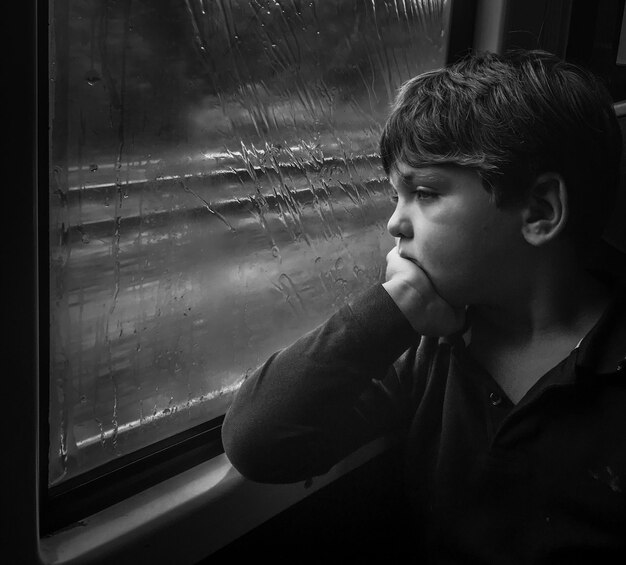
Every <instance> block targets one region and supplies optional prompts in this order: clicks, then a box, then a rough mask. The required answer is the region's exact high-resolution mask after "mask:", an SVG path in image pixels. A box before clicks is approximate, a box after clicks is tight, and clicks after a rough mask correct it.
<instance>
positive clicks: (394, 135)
mask: <svg viewBox="0 0 626 565" xmlns="http://www.w3.org/2000/svg"><path fill="white" fill-rule="evenodd" d="M621 148H622V137H621V131H620V128H619V125H618V123H617V118H616V116H615V111H614V109H613V105H612V100H611V97H610V95H609V94H608V92H607V90H606V88H605V87H604V85H602V84H601V82H600V81H599V80H598V79H597V78H596V77H595V76H594V75H593V74H592V73H591V72H589V71H587V70H585V69H583V68H581V67H579V66H576V65H574V64H571V63H569V62H566V61H563V60H562V59H560V58H558V57H556V56H555V55H552V54H550V53H546V52H543V51H510V52H508V53H505V54H502V55H498V54H494V53H472V54H469V55H467V56H466V57H464V58H463V59H462V60H460V61H458V62H456V63H454V64H452V65H449V66H447V67H445V68H442V69H438V70H434V71H429V72H426V73H423V74H421V75H419V76H417V77H415V78H412V79H411V80H409V81H408V82H406V83H405V84H404V85H403V86H402V87H401V88H400V91H399V93H398V96H397V99H396V101H395V103H394V105H393V107H392V111H391V114H390V116H389V118H388V120H387V123H386V125H385V127H384V130H383V134H382V137H381V141H380V153H381V158H382V163H383V167H384V169H385V172H386V173H387V174H389V173H390V171H391V168H392V166H393V165H394V163H395V162H397V161H398V160H401V161H403V162H405V163H406V164H407V165H410V166H413V167H419V166H425V165H437V164H455V165H461V166H465V167H471V168H474V169H476V170H477V172H478V174H479V175H480V177H481V179H482V182H483V185H484V186H485V188H486V190H488V191H489V192H490V193H491V194H493V197H494V200H495V203H496V205H498V206H507V205H510V204H514V203H515V202H520V201H521V199H522V198H523V196H524V195H525V194H526V190H527V189H528V188H529V186H530V183H532V182H533V180H534V179H535V178H536V177H537V175H539V174H541V173H543V172H555V173H559V174H561V175H562V176H563V178H564V180H565V183H566V186H567V190H568V199H569V202H570V212H571V215H570V221H569V224H568V228H569V230H570V231H573V232H574V233H575V234H579V235H583V236H584V237H585V238H589V237H598V236H599V235H601V233H602V230H603V227H604V225H605V223H606V221H607V216H608V212H609V211H610V207H611V204H612V202H613V200H614V198H615V194H616V190H617V186H618V184H619V174H620V172H619V163H620V156H621Z"/></svg>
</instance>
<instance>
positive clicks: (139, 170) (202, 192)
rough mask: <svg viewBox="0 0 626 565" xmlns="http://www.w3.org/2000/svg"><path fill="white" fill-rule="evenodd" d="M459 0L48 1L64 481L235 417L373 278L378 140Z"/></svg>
mask: <svg viewBox="0 0 626 565" xmlns="http://www.w3.org/2000/svg"><path fill="white" fill-rule="evenodd" d="M447 12H448V3H447V2H446V1H445V0H388V1H382V0H335V1H332V2H331V1H324V0H315V1H311V0H211V1H208V0H187V1H186V2H185V1H182V0H181V1H179V2H151V1H148V0H132V1H131V0H80V1H79V0H55V1H53V2H52V3H51V10H50V13H51V26H50V45H51V50H50V53H51V55H50V116H51V118H50V180H49V187H50V190H49V199H50V200H49V202H50V293H51V294H50V324H51V332H50V354H51V374H50V413H49V423H50V449H49V476H48V483H49V485H51V486H52V485H56V484H59V483H60V482H62V481H64V480H66V479H68V478H70V477H74V476H76V475H78V474H80V473H83V472H85V471H87V470H90V469H93V468H94V467H97V466H99V465H102V464H104V463H106V462H108V461H110V460H112V459H115V458H117V457H119V456H121V455H125V454H127V453H131V452H133V451H134V450H137V449H139V448H142V447H145V446H147V445H149V444H151V443H153V442H156V441H158V440H161V439H164V438H166V437H168V436H171V435H172V434H175V433H178V432H181V431H183V430H186V429H189V428H190V427H192V426H195V425H198V424H200V423H202V422H206V421H209V420H211V419H213V418H215V417H217V416H220V415H221V414H223V413H224V411H225V409H226V407H227V405H228V402H229V400H230V398H231V397H232V393H233V392H234V391H235V390H236V389H237V386H238V385H239V384H240V382H241V380H242V378H245V375H246V374H248V373H249V372H250V371H252V370H253V369H254V368H255V367H256V366H258V365H259V364H260V363H261V362H263V361H264V360H265V359H266V358H267V357H268V356H269V355H270V354H271V353H273V352H274V351H276V350H277V349H279V348H281V347H283V346H285V345H287V344H288V343H290V342H291V341H293V340H294V339H295V338H297V337H298V336H299V335H301V334H302V333H304V332H306V331H307V330H309V329H311V328H313V327H314V326H316V325H317V324H319V323H320V322H322V321H323V320H324V319H325V318H326V317H328V316H329V315H330V314H331V313H332V312H333V311H334V310H335V309H337V308H338V307H340V306H341V305H343V304H345V303H346V301H347V300H349V299H350V298H352V297H354V296H355V295H356V294H358V293H359V292H361V291H362V290H364V289H365V288H367V287H368V286H370V285H372V284H375V283H376V282H379V281H380V280H381V279H382V277H383V275H384V256H385V254H386V252H387V251H388V250H389V249H390V248H391V246H392V245H393V242H392V240H391V238H390V237H389V236H388V235H387V234H386V222H387V218H388V216H389V215H390V213H391V210H392V204H391V202H390V198H389V196H390V188H389V185H388V183H387V180H386V178H385V175H384V172H383V171H382V167H381V164H380V159H379V155H378V141H379V136H380V132H381V127H382V124H383V122H384V119H385V116H386V114H387V112H388V110H389V104H390V102H391V100H392V98H393V96H394V94H395V93H396V91H397V89H398V87H399V86H400V85H401V84H402V82H403V81H404V80H406V79H408V78H409V77H411V76H413V75H415V74H418V73H420V72H422V71H426V70H428V69H431V68H434V67H438V66H441V65H442V64H443V62H444V60H445V51H446V42H447V36H446V22H447Z"/></svg>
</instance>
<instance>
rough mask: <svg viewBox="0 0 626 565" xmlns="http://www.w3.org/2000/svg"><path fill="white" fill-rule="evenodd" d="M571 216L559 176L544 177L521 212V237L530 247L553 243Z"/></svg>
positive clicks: (542, 175)
mask: <svg viewBox="0 0 626 565" xmlns="http://www.w3.org/2000/svg"><path fill="white" fill-rule="evenodd" d="M568 216H569V206H568V201H567V189H566V186H565V181H564V179H563V177H562V176H561V175H560V174H558V173H543V174H541V175H539V176H538V177H537V178H536V179H535V182H534V183H533V185H532V187H531V189H530V191H529V194H528V199H527V201H526V205H525V206H524V208H523V210H522V220H523V222H522V234H523V236H524V239H526V241H528V243H530V244H531V245H537V246H538V245H543V244H545V243H547V242H549V241H552V240H553V239H554V238H555V237H556V236H557V235H558V234H560V233H561V232H562V231H563V229H564V228H565V224H566V223H567V219H568Z"/></svg>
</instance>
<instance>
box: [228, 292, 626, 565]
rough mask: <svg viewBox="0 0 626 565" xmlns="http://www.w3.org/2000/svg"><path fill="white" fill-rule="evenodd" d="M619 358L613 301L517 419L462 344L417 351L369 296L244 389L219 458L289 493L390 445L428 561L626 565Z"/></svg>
mask: <svg viewBox="0 0 626 565" xmlns="http://www.w3.org/2000/svg"><path fill="white" fill-rule="evenodd" d="M625 357H626V293H624V291H623V289H620V290H619V291H617V292H616V293H615V296H614V299H613V300H612V302H611V304H610V306H609V307H608V308H607V309H606V311H605V312H604V314H603V316H602V318H601V319H600V320H599V322H598V323H597V324H596V325H595V326H594V328H593V329H592V330H591V331H590V332H589V333H588V335H587V336H586V337H585V338H584V339H583V340H582V342H581V343H580V344H579V346H578V347H577V348H576V349H574V351H572V352H571V354H570V355H569V356H568V357H567V358H566V359H564V360H563V361H562V362H560V363H559V364H558V365H557V366H555V367H554V368H553V369H551V370H550V371H549V372H548V373H546V374H545V375H544V376H543V377H542V378H541V379H540V380H539V381H538V382H537V383H536V384H535V385H534V386H533V387H532V389H531V390H529V391H528V393H527V394H526V395H525V396H524V398H523V399H522V400H521V401H520V402H519V403H518V404H517V405H514V404H513V403H512V402H511V401H510V400H509V399H508V398H507V396H506V394H505V393H504V392H503V391H502V390H501V388H500V387H499V386H498V384H497V383H496V381H495V380H494V379H493V378H492V377H491V376H490V375H489V374H488V373H487V372H486V371H485V370H484V369H483V368H482V367H481V366H480V365H479V364H478V363H476V362H475V361H474V360H473V359H472V358H471V357H470V355H469V354H468V353H467V350H466V346H465V342H464V340H463V337H462V336H461V335H457V336H453V337H451V338H439V339H437V338H430V337H421V338H420V336H418V335H417V334H415V333H414V332H413V331H412V329H411V327H410V326H409V324H408V322H407V320H406V318H405V317H404V316H403V315H402V313H401V312H400V311H399V309H398V308H397V306H396V305H395V303H394V302H393V300H392V299H391V298H390V297H389V295H388V294H387V293H386V292H385V290H384V289H383V288H382V286H375V287H373V288H371V289H370V290H368V291H367V292H366V293H364V294H363V295H362V296H360V297H359V298H358V299H356V300H355V301H354V302H353V303H351V304H350V305H347V306H345V307H344V308H342V309H341V310H339V311H338V312H337V313H336V314H335V315H334V316H332V317H331V318H330V319H329V320H328V321H327V322H326V323H325V324H323V325H321V326H320V327H318V328H317V329H315V330H314V331H312V332H310V333H309V334H307V335H306V336H304V337H303V338H301V339H300V340H298V341H297V342H295V343H294V344H293V345H291V346H290V347H288V348H286V349H284V350H283V351H281V352H279V353H277V354H275V355H274V356H272V357H271V358H270V359H269V360H268V361H267V363H266V364H265V365H263V366H262V367H261V368H259V369H258V370H257V371H256V372H255V373H254V374H253V375H251V376H250V377H249V378H248V379H247V380H246V381H245V382H244V383H243V385H242V387H241V389H240V390H239V392H238V394H237V395H236V398H235V400H234V402H233V404H232V405H231V407H230V409H229V411H228V413H227V415H226V418H225V421H224V425H223V428H222V436H223V440H224V447H225V450H226V454H227V455H228V457H229V459H230V460H231V462H232V464H233V465H234V466H235V467H236V468H237V469H239V471H240V472H241V473H242V474H243V475H244V476H247V477H249V478H250V479H252V480H256V481H261V482H274V483H277V482H295V481H300V480H305V479H307V478H309V477H312V476H315V475H319V474H323V473H325V472H326V471H328V469H329V468H330V467H331V466H333V465H334V464H335V463H337V462H338V461H339V460H341V459H342V458H343V457H345V456H346V455H347V454H349V453H350V452H352V451H353V450H355V449H356V448H358V447H359V446H361V445H363V444H365V443H366V442H368V441H369V440H372V439H374V438H376V437H379V436H380V435H382V434H393V435H394V436H395V437H398V438H399V439H401V440H402V441H403V442H404V446H405V455H406V457H405V459H406V473H405V476H406V490H407V494H408V497H409V499H410V501H411V502H412V507H413V509H414V512H415V537H416V540H417V541H416V543H417V544H418V547H419V552H420V553H422V554H425V555H426V556H428V557H429V558H430V559H427V560H426V562H428V563H431V562H432V563H497V564H507V565H509V564H510V565H514V564H517V563H520V564H522V563H524V564H526V563H546V564H547V563H550V564H551V563H605V562H608V560H609V559H611V560H612V559H614V558H616V557H617V556H618V555H619V556H620V557H621V558H623V557H626V545H625V544H626V494H625V490H626V363H625V361H624V359H625ZM623 562H626V560H624V561H623Z"/></svg>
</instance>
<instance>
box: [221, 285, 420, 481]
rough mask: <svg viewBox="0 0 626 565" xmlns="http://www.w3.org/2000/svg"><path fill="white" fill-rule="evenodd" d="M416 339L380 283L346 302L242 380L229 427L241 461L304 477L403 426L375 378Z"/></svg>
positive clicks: (256, 474)
mask: <svg viewBox="0 0 626 565" xmlns="http://www.w3.org/2000/svg"><path fill="white" fill-rule="evenodd" d="M416 338H417V334H416V333H415V332H414V331H413V330H412V328H411V326H410V324H409V323H408V321H407V319H406V317H405V316H403V315H402V313H401V311H400V310H399V309H398V307H397V306H396V304H395V302H394V301H393V300H392V299H391V298H390V296H389V294H388V293H387V292H385V290H384V289H383V288H382V287H381V286H380V285H377V286H375V287H373V288H371V289H369V290H368V291H366V292H365V293H364V294H362V295H361V296H360V297H359V298H358V299H356V300H355V301H354V302H352V303H351V304H349V305H347V306H344V307H343V308H341V309H340V310H339V311H338V312H337V313H336V314H334V315H333V316H332V317H331V318H330V319H329V320H328V321H327V322H326V323H324V324H323V325H321V326H320V327H318V328H317V329H315V330H313V331H312V332H310V333H308V334H307V335H305V336H304V337H302V338H301V339H299V340H298V341H296V342H295V343H294V344H292V345H291V346H289V347H287V348H286V349H284V350H282V351H280V352H278V353H277V354H275V355H274V356H272V357H271V358H270V359H269V360H268V361H267V362H266V363H265V364H264V365H263V366H262V367H260V368H259V369H258V370H257V371H256V372H255V373H254V374H253V375H251V376H250V377H249V378H248V379H246V381H245V382H244V383H243V384H242V386H241V388H240V390H239V391H238V393H237V395H236V396H235V399H234V401H233V403H232V405H231V406H230V408H229V410H228V412H227V414H226V417H225V419H224V423H223V426H222V438H223V442H224V448H225V451H226V454H227V455H228V457H229V459H230V460H231V462H232V463H233V465H234V466H235V467H236V468H237V469H238V470H239V471H240V472H241V473H242V474H243V475H244V476H246V477H248V478H250V479H253V480H257V481H261V482H294V481H299V480H304V479H306V478H309V477H312V476H315V475H320V474H323V473H325V472H326V471H328V469H330V467H332V465H334V464H335V463H337V462H338V461H339V460H341V459H342V458H343V457H344V456H346V455H347V454H348V453H350V452H352V451H354V450H355V449H357V448H358V447H359V446H361V445H363V444H365V443H366V442H368V441H369V440H371V439H374V438H375V437H377V436H379V435H381V434H383V433H385V432H387V431H390V429H391V428H393V427H397V425H398V423H399V418H400V416H399V414H398V407H397V406H393V402H392V401H391V400H390V398H389V395H386V394H384V393H383V390H382V388H379V387H376V385H374V384H373V383H372V379H383V378H384V377H385V375H386V374H387V373H388V371H393V368H392V364H393V362H394V361H395V360H396V359H397V358H398V357H399V356H400V355H401V353H402V352H403V351H404V350H406V349H407V348H408V347H409V345H410V344H411V342H415V341H416ZM393 376H394V375H390V378H392V379H393ZM368 388H371V389H372V390H370V391H368V394H367V397H368V406H367V409H366V410H364V411H361V410H359V407H358V404H359V402H358V401H359V398H360V397H361V396H362V393H364V392H365V391H366V389H368ZM365 413H366V414H367V416H365V415H364V414H365Z"/></svg>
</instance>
